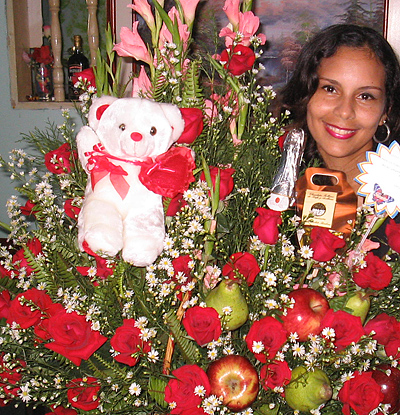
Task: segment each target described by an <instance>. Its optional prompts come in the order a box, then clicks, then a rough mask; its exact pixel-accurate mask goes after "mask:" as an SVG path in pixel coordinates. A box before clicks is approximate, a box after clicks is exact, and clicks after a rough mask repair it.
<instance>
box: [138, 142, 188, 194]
mask: <svg viewBox="0 0 400 415" xmlns="http://www.w3.org/2000/svg"><path fill="white" fill-rule="evenodd" d="M136 164H138V165H140V166H141V167H142V168H141V169H140V173H139V180H140V181H141V182H142V184H143V185H144V186H146V187H147V188H148V189H149V190H151V191H152V192H154V193H157V194H158V195H162V196H165V197H170V198H173V197H175V196H176V195H177V194H178V193H183V192H185V191H186V190H187V189H188V188H189V184H190V183H192V182H194V176H193V169H194V168H195V167H196V164H195V162H194V160H193V156H192V152H191V150H190V149H189V148H186V147H173V148H171V149H170V150H168V151H167V152H166V153H163V154H161V155H159V156H157V157H156V159H155V162H153V160H152V159H149V160H147V161H143V162H137V163H136Z"/></svg>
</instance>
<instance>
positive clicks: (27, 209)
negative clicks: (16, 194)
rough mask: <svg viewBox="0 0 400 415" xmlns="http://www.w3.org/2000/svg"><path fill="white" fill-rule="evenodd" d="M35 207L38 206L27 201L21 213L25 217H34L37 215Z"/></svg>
mask: <svg viewBox="0 0 400 415" xmlns="http://www.w3.org/2000/svg"><path fill="white" fill-rule="evenodd" d="M35 206H36V204H35V203H33V202H32V201H30V200H27V201H26V203H25V206H21V213H22V214H23V215H25V216H29V215H34V214H35Z"/></svg>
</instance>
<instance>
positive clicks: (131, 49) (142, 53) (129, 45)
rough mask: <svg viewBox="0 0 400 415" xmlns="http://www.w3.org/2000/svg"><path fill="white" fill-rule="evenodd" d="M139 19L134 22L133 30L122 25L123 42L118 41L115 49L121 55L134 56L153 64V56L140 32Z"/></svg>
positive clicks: (121, 35)
mask: <svg viewBox="0 0 400 415" xmlns="http://www.w3.org/2000/svg"><path fill="white" fill-rule="evenodd" d="M138 24H139V21H136V22H134V23H133V26H132V30H129V29H128V28H127V27H121V32H120V37H121V42H120V43H117V44H116V45H115V46H114V48H113V50H115V51H116V52H117V53H118V55H119V56H127V57H132V58H134V59H136V60H138V61H143V62H146V63H148V64H150V65H151V61H152V60H151V57H150V54H149V51H148V49H147V46H146V45H145V43H144V42H143V40H142V38H141V37H140V35H139V32H138Z"/></svg>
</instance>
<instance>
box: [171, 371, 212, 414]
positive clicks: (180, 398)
mask: <svg viewBox="0 0 400 415" xmlns="http://www.w3.org/2000/svg"><path fill="white" fill-rule="evenodd" d="M172 375H173V376H175V379H171V380H170V381H169V382H168V384H167V386H166V387H165V401H166V402H168V403H172V402H175V403H176V406H175V408H173V409H171V412H170V413H171V415H173V414H182V413H188V414H189V413H192V412H190V411H192V410H195V409H196V408H197V407H198V406H200V405H201V402H202V400H203V398H202V397H201V396H199V395H197V394H195V388H196V386H203V387H204V389H205V396H208V394H209V393H210V382H209V380H208V377H207V374H206V372H205V371H204V370H203V369H202V368H200V367H199V366H197V365H185V366H181V367H180V368H178V369H175V370H174V371H173V372H172ZM184 411H188V412H184Z"/></svg>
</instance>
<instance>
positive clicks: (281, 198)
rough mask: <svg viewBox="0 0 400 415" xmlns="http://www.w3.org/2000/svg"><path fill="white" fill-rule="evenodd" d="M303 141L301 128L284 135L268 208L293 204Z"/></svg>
mask: <svg viewBox="0 0 400 415" xmlns="http://www.w3.org/2000/svg"><path fill="white" fill-rule="evenodd" d="M305 141H306V140H305V134H304V131H303V130H301V129H294V130H291V131H290V132H289V133H288V135H287V136H286V138H285V142H284V144H283V153H282V158H281V162H280V164H279V167H278V171H277V173H276V175H275V177H274V180H273V182H272V186H271V196H270V198H269V199H268V200H267V206H268V207H269V208H270V209H273V210H277V211H284V210H286V209H288V208H289V207H290V206H291V205H293V203H294V201H295V185H296V181H297V177H298V175H299V170H300V163H301V159H302V157H303V153H304V147H305Z"/></svg>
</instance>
